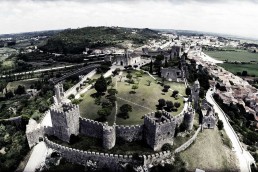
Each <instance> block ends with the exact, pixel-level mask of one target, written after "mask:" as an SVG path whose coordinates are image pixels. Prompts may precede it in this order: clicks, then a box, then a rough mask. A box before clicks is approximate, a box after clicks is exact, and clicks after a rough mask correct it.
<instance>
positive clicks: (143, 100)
mask: <svg viewBox="0 0 258 172" xmlns="http://www.w3.org/2000/svg"><path fill="white" fill-rule="evenodd" d="M126 75H127V73H126V72H123V76H126ZM133 76H135V73H133ZM139 78H140V82H139V88H138V89H136V90H135V92H136V93H135V94H130V93H129V92H130V91H133V90H132V86H133V84H130V85H129V84H128V83H127V82H123V81H122V82H119V81H118V82H117V91H118V95H117V96H118V97H121V98H123V99H126V100H128V101H129V102H127V101H124V100H119V101H118V108H119V107H120V106H122V105H123V104H125V103H127V104H130V105H131V106H132V108H133V111H132V112H130V114H129V119H126V120H124V119H122V118H117V122H116V123H117V124H123V125H131V124H142V123H143V116H144V115H145V114H147V113H149V112H151V111H156V105H158V100H159V99H161V98H163V99H165V100H166V101H168V100H169V101H172V102H180V104H181V106H180V107H179V108H178V110H177V112H172V114H173V115H177V114H179V113H180V112H181V111H182V109H183V107H184V105H183V98H182V97H179V99H178V100H175V99H174V98H173V97H171V94H172V92H171V91H169V92H167V93H163V92H162V89H163V87H162V86H161V85H159V84H157V83H156V81H155V80H154V79H153V78H151V77H150V76H149V75H147V74H143V75H142V77H139ZM147 80H150V81H152V82H151V85H150V86H149V85H148V82H147ZM136 83H137V82H136ZM170 84H171V85H173V84H172V83H170ZM176 84H177V86H175V87H174V88H182V87H184V84H182V83H181V84H178V83H176ZM130 102H132V103H130ZM133 103H135V104H138V105H141V106H144V107H147V108H149V109H147V108H143V107H140V106H137V105H135V104H133Z"/></svg>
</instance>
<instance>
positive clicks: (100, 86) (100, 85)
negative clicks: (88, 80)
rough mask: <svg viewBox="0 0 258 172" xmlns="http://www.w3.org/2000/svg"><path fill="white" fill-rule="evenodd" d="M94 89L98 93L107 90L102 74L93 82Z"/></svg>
mask: <svg viewBox="0 0 258 172" xmlns="http://www.w3.org/2000/svg"><path fill="white" fill-rule="evenodd" d="M95 90H96V91H97V92H98V93H103V92H105V91H107V81H106V80H105V78H104V77H103V75H101V76H100V78H99V79H97V81H96V83H95Z"/></svg>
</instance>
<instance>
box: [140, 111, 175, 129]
mask: <svg viewBox="0 0 258 172" xmlns="http://www.w3.org/2000/svg"><path fill="white" fill-rule="evenodd" d="M160 113H161V117H155V112H152V113H148V114H146V115H145V116H144V124H146V125H151V126H156V127H157V126H162V125H166V124H168V123H174V122H175V118H174V117H173V116H171V114H170V113H168V112H166V111H160Z"/></svg>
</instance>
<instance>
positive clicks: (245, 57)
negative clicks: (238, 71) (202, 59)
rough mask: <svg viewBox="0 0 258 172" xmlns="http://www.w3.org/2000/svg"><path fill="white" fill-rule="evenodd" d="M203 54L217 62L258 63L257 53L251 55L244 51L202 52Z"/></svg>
mask: <svg viewBox="0 0 258 172" xmlns="http://www.w3.org/2000/svg"><path fill="white" fill-rule="evenodd" d="M204 53H206V54H208V55H209V56H211V57H213V58H215V59H217V60H222V61H223V60H228V61H241V62H250V61H256V62H258V53H251V52H248V51H246V50H236V51H204Z"/></svg>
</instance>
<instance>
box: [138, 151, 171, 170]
mask: <svg viewBox="0 0 258 172" xmlns="http://www.w3.org/2000/svg"><path fill="white" fill-rule="evenodd" d="M142 156H143V164H144V166H147V167H148V166H149V165H150V164H154V165H156V164H159V163H161V162H162V161H164V160H166V159H171V158H172V156H173V154H172V153H171V152H170V151H162V152H159V153H155V154H151V155H142Z"/></svg>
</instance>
